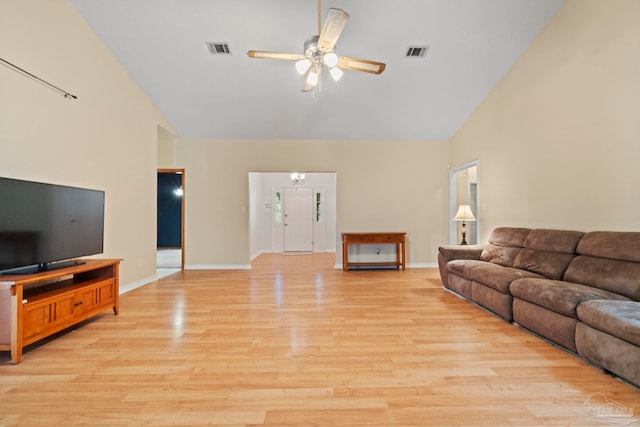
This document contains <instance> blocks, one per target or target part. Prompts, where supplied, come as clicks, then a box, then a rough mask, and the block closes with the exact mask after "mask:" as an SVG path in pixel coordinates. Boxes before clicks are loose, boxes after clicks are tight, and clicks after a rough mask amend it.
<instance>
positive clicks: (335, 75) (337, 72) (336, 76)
mask: <svg viewBox="0 0 640 427" xmlns="http://www.w3.org/2000/svg"><path fill="white" fill-rule="evenodd" d="M329 74H331V78H332V79H333V81H334V82H337V81H338V80H340V79H341V78H342V76H343V75H344V72H343V71H342V70H341V69H340V68H337V67H333V68H330V69H329Z"/></svg>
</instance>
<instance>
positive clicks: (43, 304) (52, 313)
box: [0, 259, 120, 363]
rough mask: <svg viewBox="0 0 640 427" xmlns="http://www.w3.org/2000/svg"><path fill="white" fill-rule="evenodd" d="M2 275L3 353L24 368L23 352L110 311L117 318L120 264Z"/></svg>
mask: <svg viewBox="0 0 640 427" xmlns="http://www.w3.org/2000/svg"><path fill="white" fill-rule="evenodd" d="M82 261H83V262H84V263H83V264H80V265H76V266H71V267H65V268H60V269H58V270H50V271H43V272H40V273H34V274H25V275H10V276H9V275H7V276H0V351H11V361H12V362H13V363H20V360H21V358H22V349H23V347H25V346H27V345H29V344H32V343H34V342H36V341H39V340H41V339H43V338H46V337H48V336H50V335H52V334H54V333H56V332H59V331H61V330H63V329H66V328H68V327H70V326H73V325H75V324H76V323H79V322H81V321H83V320H86V319H88V318H90V317H93V316H95V315H97V314H98V313H100V312H102V311H104V310H106V309H109V308H111V309H113V312H114V314H118V309H119V307H118V305H119V304H118V293H119V285H118V276H119V274H118V271H119V264H120V260H119V259H103V260H99V259H90V260H82Z"/></svg>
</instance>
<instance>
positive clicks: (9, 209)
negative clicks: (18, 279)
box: [0, 178, 104, 275]
mask: <svg viewBox="0 0 640 427" xmlns="http://www.w3.org/2000/svg"><path fill="white" fill-rule="evenodd" d="M103 242H104V191H99V190H90V189H86V188H77V187H68V186H64V185H54V184H45V183H41V182H32V181H23V180H19V179H11V178H0V273H1V274H4V275H6V274H32V273H35V272H39V271H45V270H50V269H56V268H62V267H67V266H69V265H74V264H79V263H82V262H81V261H77V260H75V258H78V257H82V256H88V255H95V254H99V253H102V252H103Z"/></svg>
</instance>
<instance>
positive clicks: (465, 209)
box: [453, 205, 476, 245]
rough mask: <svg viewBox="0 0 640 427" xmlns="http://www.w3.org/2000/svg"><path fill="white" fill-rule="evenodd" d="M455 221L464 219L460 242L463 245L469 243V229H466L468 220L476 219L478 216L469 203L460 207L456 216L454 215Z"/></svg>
mask: <svg viewBox="0 0 640 427" xmlns="http://www.w3.org/2000/svg"><path fill="white" fill-rule="evenodd" d="M453 220H454V221H462V241H461V242H460V244H461V245H466V244H467V240H466V237H467V230H466V229H465V227H466V225H467V224H466V221H475V220H476V217H474V216H473V212H471V206H469V205H460V206H459V207H458V212H456V216H454V217H453Z"/></svg>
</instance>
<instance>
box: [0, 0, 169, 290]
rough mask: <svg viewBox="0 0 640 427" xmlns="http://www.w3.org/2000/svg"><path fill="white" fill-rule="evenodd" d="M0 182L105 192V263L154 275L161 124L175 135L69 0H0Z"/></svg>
mask: <svg viewBox="0 0 640 427" xmlns="http://www.w3.org/2000/svg"><path fill="white" fill-rule="evenodd" d="M0 57H2V58H4V59H5V60H8V61H10V62H12V63H14V64H16V65H18V66H20V67H22V68H24V69H26V70H27V71H30V72H31V73H33V74H35V75H37V76H39V77H41V78H43V79H45V80H47V81H50V82H51V83H53V84H55V85H56V86H59V87H61V88H63V89H65V90H67V91H69V92H71V93H73V94H75V95H76V96H77V97H78V99H77V100H69V99H65V98H64V97H63V96H62V95H60V94H58V93H56V92H54V91H52V90H50V89H48V88H47V87H45V86H43V85H41V84H39V83H36V82H34V81H32V80H30V79H28V78H26V77H24V76H22V75H20V74H18V73H16V72H15V71H12V70H11V69H9V68H7V67H4V66H0V94H1V95H0V121H1V123H0V175H2V176H6V177H12V178H19V179H27V180H36V181H44V182H52V183H58V184H65V185H72V186H80V187H89V188H96V189H100V190H105V191H106V213H105V248H104V249H105V252H104V255H103V256H105V257H114V258H124V262H123V264H122V269H121V280H122V282H123V283H131V282H135V281H138V280H142V279H145V278H149V277H151V276H153V275H155V240H156V237H155V234H156V229H155V227H156V226H155V224H156V220H155V211H156V205H155V203H156V192H155V188H156V176H155V170H156V163H157V159H156V153H157V141H158V135H157V134H158V126H159V125H160V126H163V127H165V128H167V129H171V127H170V125H169V124H168V123H166V121H165V119H164V118H163V117H162V115H161V114H160V113H159V112H158V111H157V110H156V108H155V107H154V106H153V105H152V104H151V102H150V101H149V100H148V99H147V97H146V96H145V95H144V94H143V93H142V91H141V90H140V89H139V87H138V86H137V85H136V84H135V83H134V81H133V80H132V79H131V78H130V77H129V75H128V74H127V73H126V72H125V71H124V70H123V68H122V67H121V66H120V64H119V63H118V62H117V61H116V60H115V59H114V57H113V55H112V54H111V53H110V51H109V50H108V49H107V48H106V47H105V46H104V45H103V43H102V42H101V41H100V40H99V39H98V38H97V36H96V35H95V33H93V31H92V30H91V29H89V27H88V26H87V25H86V23H85V21H84V20H83V19H82V18H81V17H80V16H79V15H78V13H77V12H76V10H75V9H74V8H73V6H72V5H71V4H70V3H69V2H68V1H66V0H31V1H20V0H5V1H2V2H0Z"/></svg>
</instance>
